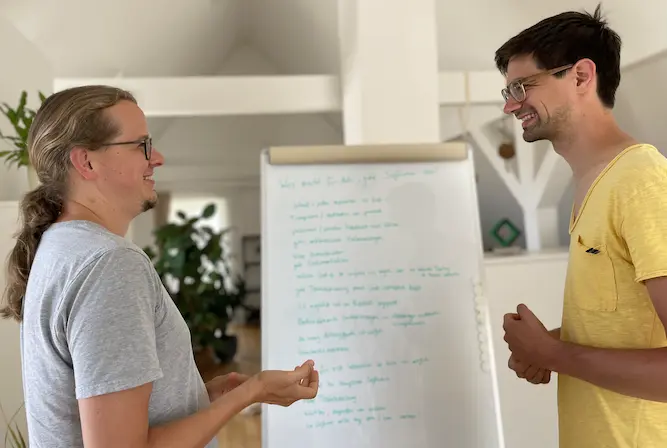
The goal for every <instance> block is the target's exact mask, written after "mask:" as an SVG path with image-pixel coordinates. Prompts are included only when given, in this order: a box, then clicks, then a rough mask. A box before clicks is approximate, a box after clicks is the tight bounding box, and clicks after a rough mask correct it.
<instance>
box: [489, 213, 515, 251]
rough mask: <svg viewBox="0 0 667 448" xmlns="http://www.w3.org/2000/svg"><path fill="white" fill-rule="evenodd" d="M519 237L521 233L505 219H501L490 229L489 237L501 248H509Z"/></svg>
mask: <svg viewBox="0 0 667 448" xmlns="http://www.w3.org/2000/svg"><path fill="white" fill-rule="evenodd" d="M520 235H521V231H520V230H519V229H518V228H517V227H516V226H515V225H514V224H513V223H512V221H510V220H509V219H507V218H503V219H501V220H500V221H498V222H497V223H496V225H495V226H494V227H493V229H491V236H493V238H494V239H495V240H496V241H497V242H498V244H500V245H501V246H502V247H509V246H511V245H512V244H513V243H514V242H515V241H516V239H517V238H519V236H520Z"/></svg>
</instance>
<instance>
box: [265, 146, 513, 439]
mask: <svg viewBox="0 0 667 448" xmlns="http://www.w3.org/2000/svg"><path fill="white" fill-rule="evenodd" d="M261 217H262V240H263V241H262V308H261V309H262V318H261V322H262V368H263V369H280V370H284V369H292V368H294V367H295V366H297V365H300V364H301V363H303V362H304V361H305V360H307V359H313V360H315V363H316V368H317V369H318V370H319V371H320V391H319V394H318V397H317V398H316V399H315V400H309V401H301V402H298V403H295V404H294V405H292V406H290V407H288V408H283V407H279V406H268V405H263V407H262V447H263V448H283V447H290V448H340V447H345V448H357V447H358V448H361V447H364V448H369V447H370V448H374V447H377V448H405V447H410V448H505V445H504V437H503V429H502V428H503V426H502V418H501V414H500V402H499V401H500V400H499V393H498V382H497V375H496V366H495V361H494V352H493V345H492V343H491V341H490V337H491V334H492V333H491V331H490V321H489V311H488V305H487V302H486V298H485V294H484V267H483V250H482V243H481V230H480V229H481V225H480V221H479V212H478V199H477V189H476V183H475V172H474V166H473V159H472V152H471V150H470V148H469V147H468V146H467V144H466V143H464V142H449V143H443V144H415V145H360V146H320V147H277V148H269V149H265V150H264V151H262V154H261Z"/></svg>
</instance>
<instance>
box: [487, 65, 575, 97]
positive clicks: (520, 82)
mask: <svg viewBox="0 0 667 448" xmlns="http://www.w3.org/2000/svg"><path fill="white" fill-rule="evenodd" d="M572 65H574V64H569V65H563V66H561V67H556V68H552V69H551V70H546V71H543V72H540V73H536V74H534V75H530V76H526V77H525V78H519V79H516V80H514V81H512V82H511V83H509V84H508V85H507V87H505V88H504V89H503V90H501V91H500V93H502V95H503V98H504V99H505V101H507V100H509V99H510V98H512V99H513V100H514V101H516V102H517V103H521V102H523V101H524V100H525V99H526V88H525V87H524V83H528V82H530V81H534V80H536V79H537V78H540V77H542V76H548V75H557V74H559V73H561V72H564V71H565V70H568V69H570V68H572Z"/></svg>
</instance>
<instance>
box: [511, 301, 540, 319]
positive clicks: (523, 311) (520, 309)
mask: <svg viewBox="0 0 667 448" xmlns="http://www.w3.org/2000/svg"><path fill="white" fill-rule="evenodd" d="M516 312H517V313H518V314H519V318H520V319H521V320H526V319H533V320H534V319H537V318H536V317H535V315H534V314H533V312H532V311H530V309H529V308H528V307H527V306H526V305H524V304H523V303H521V304H519V305H518V306H517V307H516Z"/></svg>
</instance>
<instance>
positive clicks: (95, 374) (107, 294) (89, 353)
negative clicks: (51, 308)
mask: <svg viewBox="0 0 667 448" xmlns="http://www.w3.org/2000/svg"><path fill="white" fill-rule="evenodd" d="M159 294H160V290H159V288H158V285H156V276H155V273H154V271H153V266H152V265H151V264H150V261H149V260H148V259H147V258H146V257H145V255H144V254H142V253H139V252H138V251H136V250H133V249H130V248H119V249H113V250H110V251H107V252H105V253H104V254H102V255H101V256H99V257H98V258H96V259H95V260H94V261H93V262H92V263H91V264H90V265H89V266H88V267H87V268H85V269H84V270H83V271H82V272H81V273H80V274H79V275H78V276H77V277H76V279H75V280H74V281H73V282H72V284H71V285H70V286H69V287H68V288H67V290H66V292H65V298H64V300H65V302H66V303H67V305H66V306H65V310H66V311H65V312H66V316H65V332H66V338H67V345H68V348H69V352H70V356H71V360H72V366H73V369H74V380H75V384H76V397H77V399H82V398H87V397H91V396H95V395H101V394H107V393H111V392H117V391H121V390H125V389H130V388H133V387H137V386H140V385H142V384H145V383H149V382H153V381H155V380H157V379H159V378H161V377H162V370H161V369H160V362H159V360H158V354H157V349H156V338H155V315H156V308H157V303H158V300H159V297H160V296H159Z"/></svg>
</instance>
